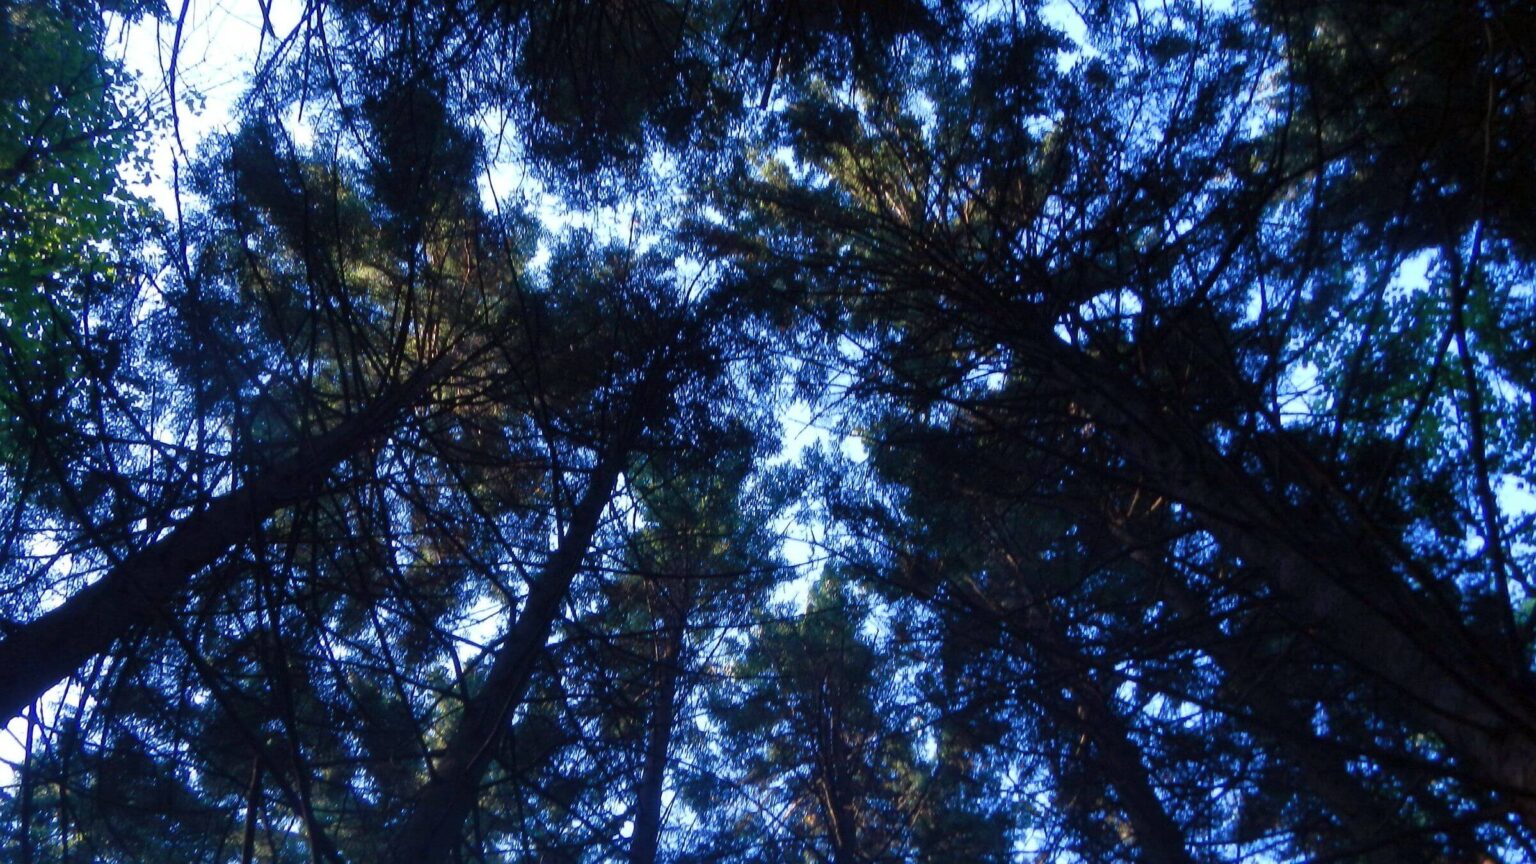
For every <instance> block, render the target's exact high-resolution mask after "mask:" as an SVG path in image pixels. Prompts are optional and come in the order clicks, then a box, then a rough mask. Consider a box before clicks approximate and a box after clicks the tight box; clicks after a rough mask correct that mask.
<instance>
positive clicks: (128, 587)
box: [0, 356, 449, 718]
mask: <svg viewBox="0 0 1536 864" xmlns="http://www.w3.org/2000/svg"><path fill="white" fill-rule="evenodd" d="M448 368H449V358H448V357H447V356H444V357H442V358H440V359H439V360H437V361H436V362H435V363H433V364H432V365H430V366H427V367H424V368H422V369H420V370H418V371H417V372H416V373H415V374H414V375H412V376H411V377H410V378H409V379H407V380H406V381H405V382H404V383H402V384H400V385H399V386H397V387H394V388H392V389H390V390H389V391H387V392H386V393H385V394H384V395H383V396H380V397H379V398H378V399H376V400H374V402H373V404H371V405H369V406H368V407H367V408H366V409H364V410H363V411H361V412H360V413H358V414H356V415H354V416H352V417H349V418H347V419H346V420H344V421H342V422H341V423H340V424H339V425H337V426H336V427H335V428H334V429H332V430H331V431H329V432H326V433H325V434H323V435H320V436H318V437H316V438H313V439H310V440H309V441H307V442H305V443H303V444H302V445H300V447H299V450H298V452H297V453H296V454H295V455H294V456H292V457H291V458H289V459H288V460H287V461H285V462H284V463H282V464H280V465H278V466H276V467H274V468H271V469H269V470H267V471H264V472H262V473H261V474H260V475H259V476H257V477H256V478H255V479H253V480H251V481H250V482H248V483H246V484H245V485H244V486H242V487H240V488H239V489H235V490H232V491H230V492H227V493H225V494H223V495H220V496H218V497H216V498H214V499H213V500H212V501H210V502H209V503H208V504H207V506H205V507H203V508H202V509H200V510H198V511H197V512H196V513H193V514H192V515H190V516H188V517H187V518H185V519H183V520H182V521H180V522H178V523H176V524H175V526H174V527H172V528H171V529H170V530H169V531H168V532H167V533H166V534H165V535H164V536H163V537H161V538H160V539H159V540H156V541H155V542H153V543H151V544H149V545H148V546H146V547H145V548H143V549H140V550H138V551H136V552H133V553H131V554H129V555H128V556H127V557H126V558H124V559H122V561H120V562H119V563H118V564H117V565H116V566H114V567H112V568H110V569H109V570H108V571H107V572H106V573H105V574H103V575H102V577H101V578H100V579H98V580H97V581H95V582H93V583H92V584H90V585H89V586H87V587H85V588H82V589H80V590H79V591H76V592H75V593H74V594H72V595H70V597H69V598H68V599H67V600H65V601H64V602H63V603H62V604H61V605H59V606H58V607H57V608H55V609H52V610H50V611H49V612H46V613H44V614H43V615H41V616H39V617H38V618H36V619H35V620H33V621H29V622H27V623H26V624H22V625H20V626H19V627H16V628H14V629H12V630H11V631H10V632H9V633H7V634H6V636H5V638H4V639H3V640H0V717H4V718H11V717H15V716H17V714H19V713H20V712H21V711H22V709H24V708H25V707H26V706H27V705H28V704H29V703H31V702H32V701H34V700H35V699H37V698H38V697H40V696H41V695H42V694H43V693H44V692H45V691H47V689H48V688H49V687H52V686H53V685H54V684H57V683H58V682H59V681H62V680H63V679H64V678H66V677H68V676H69V675H71V674H73V673H74V672H75V671H76V670H77V669H79V668H80V667H81V666H83V665H85V663H86V662H87V661H89V660H90V659H91V658H92V657H94V656H96V655H97V654H100V653H102V652H104V651H106V650H107V649H108V648H110V647H111V646H112V643H114V642H116V641H117V640H118V639H119V638H121V637H122V636H123V635H124V634H126V633H127V632H128V631H129V630H131V629H134V628H136V627H145V626H149V627H154V626H157V622H160V621H163V620H164V619H166V618H167V617H168V616H169V615H171V614H172V612H173V611H174V605H175V602H176V599H177V597H178V596H180V595H181V593H182V592H183V591H185V590H186V589H187V588H188V586H189V585H190V584H191V583H192V580H193V578H194V577H195V576H196V575H197V574H198V573H199V572H201V571H202V570H203V568H205V567H207V566H208V565H210V564H212V563H213V562H214V561H216V560H218V558H219V556H221V555H223V554H224V553H226V552H227V551H229V550H230V549H231V548H232V547H234V546H235V545H236V544H238V543H240V542H241V541H243V540H245V539H247V538H249V537H250V536H251V535H252V534H253V533H254V532H255V530H256V528H257V526H259V525H260V524H261V522H262V521H263V520H265V519H267V518H268V517H270V516H271V515H272V514H274V513H276V512H277V511H278V510H280V509H281V508H282V507H284V506H286V505H288V504H290V503H292V502H293V501H295V500H297V499H300V498H302V497H304V496H305V495H307V494H311V491H312V490H313V489H314V488H315V487H316V486H318V485H319V484H320V483H322V482H323V481H324V480H325V478H326V476H327V475H329V474H330V473H331V472H332V471H333V470H335V468H336V466H337V465H338V464H340V463H341V462H342V460H344V459H346V458H347V457H348V456H350V455H352V454H353V453H356V452H358V451H359V450H361V449H362V448H363V447H364V446H366V445H367V444H368V442H370V441H372V440H373V439H374V438H376V437H378V436H379V435H381V434H384V433H386V432H388V431H389V430H390V429H391V428H393V426H394V424H395V422H396V421H397V420H398V418H399V417H400V415H401V414H402V413H403V412H404V411H406V410H407V409H409V408H410V407H411V406H413V405H415V404H417V403H418V402H419V401H420V400H421V399H422V398H423V397H424V396H425V395H426V393H427V392H428V391H429V390H430V389H431V387H432V386H433V385H434V384H435V383H436V382H437V381H439V380H441V379H442V377H443V376H444V375H445V374H446V372H447V370H448Z"/></svg>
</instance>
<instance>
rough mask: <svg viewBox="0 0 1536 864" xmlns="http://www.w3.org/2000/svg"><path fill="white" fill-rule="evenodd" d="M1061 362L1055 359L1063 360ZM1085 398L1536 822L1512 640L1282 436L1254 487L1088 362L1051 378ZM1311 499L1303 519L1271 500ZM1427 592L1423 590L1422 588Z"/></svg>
mask: <svg viewBox="0 0 1536 864" xmlns="http://www.w3.org/2000/svg"><path fill="white" fill-rule="evenodd" d="M1052 353H1055V352H1054V351H1052ZM1049 368H1051V370H1052V371H1053V372H1055V373H1057V374H1059V375H1061V376H1063V380H1065V381H1068V382H1074V383H1076V384H1077V385H1079V392H1080V403H1081V404H1082V405H1083V407H1085V408H1087V409H1088V411H1089V413H1090V414H1091V415H1092V416H1093V417H1094V418H1095V420H1096V422H1097V423H1098V424H1099V425H1101V426H1102V427H1103V428H1104V429H1105V430H1106V431H1107V432H1108V434H1110V435H1111V436H1113V438H1114V439H1115V441H1117V442H1118V443H1119V444H1120V445H1121V447H1123V449H1124V451H1125V453H1126V454H1127V455H1128V456H1130V457H1131V459H1132V460H1133V461H1134V463H1135V464H1136V465H1137V467H1138V468H1140V469H1141V470H1142V471H1144V472H1145V481H1146V483H1147V484H1148V485H1149V486H1151V487H1153V488H1155V489H1156V490H1157V491H1158V492H1161V493H1163V494H1165V495H1167V496H1169V497H1170V498H1171V499H1173V500H1175V501H1177V502H1179V503H1180V504H1182V505H1183V506H1184V507H1185V508H1186V509H1187V510H1188V511H1189V512H1190V514H1191V515H1192V516H1193V517H1194V518H1195V519H1196V520H1197V521H1198V522H1199V523H1200V525H1201V526H1202V527H1204V528H1205V529H1206V530H1207V531H1209V532H1210V533H1211V535H1212V536H1214V537H1215V538H1216V539H1217V541H1218V542H1220V543H1221V544H1222V546H1223V547H1224V548H1225V549H1227V550H1228V551H1230V552H1232V553H1233V554H1235V555H1236V556H1237V557H1238V558H1239V559H1241V560H1242V561H1243V562H1244V564H1245V565H1247V566H1249V567H1253V568H1256V569H1258V570H1259V571H1261V572H1262V573H1263V574H1264V576H1265V580H1266V582H1267V583H1268V584H1269V585H1270V586H1272V587H1273V588H1274V589H1275V590H1276V591H1277V592H1278V594H1279V599H1280V601H1281V603H1282V608H1283V610H1284V614H1286V616H1287V617H1289V618H1290V619H1291V621H1292V623H1293V624H1294V625H1295V626H1296V627H1297V629H1298V631H1299V632H1301V633H1304V634H1305V635H1306V636H1307V637H1308V638H1310V639H1313V640H1314V641H1316V642H1317V643H1318V644H1319V645H1322V646H1323V647H1324V648H1326V649H1327V650H1329V651H1331V652H1333V653H1334V654H1335V655H1336V656H1337V657H1339V658H1340V659H1341V660H1342V661H1344V662H1346V663H1348V664H1349V665H1351V666H1353V667H1354V668H1356V669H1358V670H1360V671H1361V672H1363V673H1365V674H1366V675H1367V676H1369V677H1370V678H1373V679H1375V680H1376V681H1377V682H1378V683H1379V684H1381V685H1383V686H1384V687H1385V688H1387V689H1388V690H1393V691H1396V692H1398V693H1400V694H1402V696H1403V697H1404V699H1403V705H1404V708H1405V711H1406V713H1407V715H1408V716H1409V717H1411V718H1412V719H1414V720H1415V721H1416V722H1418V723H1422V724H1423V725H1424V727H1425V728H1427V729H1428V730H1431V731H1433V732H1434V733H1436V734H1437V735H1438V736H1439V737H1440V738H1441V740H1443V741H1444V742H1445V744H1446V746H1447V747H1448V748H1449V750H1450V752H1451V753H1452V754H1453V755H1454V756H1455V757H1456V759H1457V761H1458V762H1459V763H1460V766H1461V767H1462V768H1463V769H1464V771H1465V772H1466V773H1467V774H1470V775H1472V777H1474V778H1475V782H1477V783H1479V784H1480V785H1482V786H1484V787H1485V788H1488V789H1491V790H1497V791H1499V792H1501V793H1503V794H1505V795H1506V796H1508V798H1507V800H1508V801H1509V802H1510V806H1511V810H1513V811H1514V812H1518V813H1520V814H1521V815H1522V816H1523V817H1525V818H1526V819H1532V820H1536V690H1533V688H1532V683H1531V681H1530V676H1529V675H1528V674H1526V673H1525V672H1524V671H1523V669H1522V668H1521V664H1520V663H1519V662H1518V661H1516V660H1514V659H1512V658H1508V657H1502V656H1498V655H1497V654H1495V653H1492V651H1491V648H1502V646H1503V642H1502V641H1500V640H1489V639H1480V638H1477V636H1476V634H1472V633H1470V632H1468V630H1467V628H1466V627H1465V626H1463V625H1462V619H1461V617H1460V611H1459V609H1458V608H1457V605H1456V600H1455V598H1453V597H1442V596H1440V595H1438V594H1437V593H1435V592H1437V591H1444V590H1445V588H1444V586H1440V585H1438V584H1436V583H1435V581H1434V576H1433V574H1428V573H1415V572H1414V571H1413V568H1414V567H1416V566H1417V564H1416V562H1414V561H1413V560H1411V559H1405V557H1404V555H1405V554H1406V553H1402V552H1401V551H1400V550H1397V549H1395V548H1393V547H1392V546H1391V545H1390V544H1391V542H1393V541H1391V539H1390V538H1387V537H1384V536H1382V533H1383V532H1382V531H1381V530H1379V529H1377V528H1376V527H1375V526H1373V525H1371V524H1370V523H1369V521H1368V520H1367V519H1364V518H1363V517H1361V516H1360V515H1359V514H1358V512H1357V511H1358V509H1359V508H1358V507H1357V506H1355V504H1354V502H1352V501H1350V500H1349V499H1348V497H1347V494H1346V493H1344V492H1342V491H1340V490H1339V489H1338V488H1337V486H1336V484H1334V483H1333V482H1332V481H1331V479H1330V478H1328V477H1327V476H1324V475H1323V473H1322V469H1321V468H1320V467H1319V466H1317V465H1315V464H1313V463H1311V462H1310V461H1308V460H1307V458H1306V457H1305V456H1304V454H1302V453H1301V452H1300V451H1299V449H1297V446H1299V445H1291V443H1290V442H1289V441H1288V440H1286V439H1285V437H1284V436H1285V433H1284V431H1283V430H1281V431H1280V432H1276V433H1274V437H1275V440H1274V441H1272V442H1271V446H1270V447H1269V449H1268V450H1267V452H1265V453H1264V454H1262V455H1263V457H1264V458H1265V459H1266V460H1268V461H1269V462H1270V463H1271V466H1272V467H1271V468H1270V469H1269V470H1270V472H1271V474H1272V475H1273V476H1270V477H1266V478H1255V477H1253V476H1250V475H1249V474H1248V473H1246V472H1245V471H1243V470H1241V469H1240V468H1239V467H1238V466H1236V465H1234V464H1233V463H1232V460H1231V459H1230V458H1228V457H1226V456H1224V455H1223V454H1221V453H1218V452H1217V451H1216V450H1215V449H1214V447H1213V445H1211V444H1210V442H1209V441H1208V440H1207V439H1206V436H1205V435H1204V434H1203V433H1202V432H1201V431H1200V429H1199V428H1198V427H1197V426H1196V425H1194V424H1193V423H1192V421H1190V420H1189V419H1188V418H1185V417H1182V416H1180V415H1179V414H1178V413H1177V412H1170V411H1167V410H1159V409H1157V408H1155V407H1154V406H1153V403H1152V402H1151V401H1150V400H1148V399H1146V398H1145V397H1143V396H1142V394H1141V393H1139V392H1138V391H1137V389H1136V388H1135V387H1133V386H1127V385H1125V384H1123V383H1122V382H1121V381H1120V380H1119V377H1118V376H1117V375H1115V374H1114V373H1113V372H1111V371H1109V370H1106V369H1104V368H1102V367H1098V366H1097V364H1093V363H1092V361H1091V360H1089V359H1088V358H1081V357H1077V358H1068V359H1061V358H1057V359H1056V360H1055V362H1053V363H1051V364H1049ZM1277 484H1280V485H1283V484H1292V485H1299V486H1300V487H1301V488H1304V489H1306V490H1307V493H1308V494H1309V495H1310V496H1312V497H1313V499H1314V503H1312V504H1311V505H1310V506H1304V505H1301V504H1297V503H1294V502H1293V501H1291V500H1288V498H1286V497H1282V496H1281V495H1280V494H1278V493H1276V492H1274V491H1272V488H1271V487H1273V486H1275V485H1277ZM1411 578H1412V579H1417V580H1418V581H1419V582H1421V583H1423V584H1421V585H1420V586H1418V587H1413V586H1411V585H1410V584H1409V581H1408V580H1409V579H1411Z"/></svg>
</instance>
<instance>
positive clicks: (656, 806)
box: [629, 610, 683, 864]
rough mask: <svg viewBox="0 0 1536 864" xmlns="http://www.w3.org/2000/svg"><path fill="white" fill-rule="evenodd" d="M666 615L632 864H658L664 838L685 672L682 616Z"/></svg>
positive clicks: (638, 794)
mask: <svg viewBox="0 0 1536 864" xmlns="http://www.w3.org/2000/svg"><path fill="white" fill-rule="evenodd" d="M665 614H666V616H667V618H668V619H669V620H668V621H667V627H666V633H665V634H664V641H663V642H662V643H661V646H660V647H661V650H660V651H658V652H657V656H656V679H657V680H656V698H655V701H654V702H653V704H652V705H651V716H650V721H651V722H650V728H649V729H648V730H647V731H646V742H645V764H644V766H643V768H642V771H641V775H640V788H639V790H638V791H637V792H636V794H635V827H634V833H633V834H632V835H631V837H630V845H629V864H656V849H657V846H658V844H659V841H660V838H661V797H662V792H663V791H664V789H665V787H666V779H667V751H668V750H670V749H671V745H672V725H673V722H674V721H675V719H676V718H675V716H674V715H675V713H676V711H677V679H678V676H679V675H680V674H681V671H682V670H681V669H680V668H679V666H678V663H679V662H680V660H681V658H682V653H683V652H682V648H683V621H682V615H681V614H675V613H673V612H672V611H671V610H668V611H667V612H666V613H665Z"/></svg>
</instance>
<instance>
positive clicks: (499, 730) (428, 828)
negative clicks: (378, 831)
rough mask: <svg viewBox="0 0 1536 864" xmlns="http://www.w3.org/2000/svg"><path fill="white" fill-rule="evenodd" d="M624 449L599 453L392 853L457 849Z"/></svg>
mask: <svg viewBox="0 0 1536 864" xmlns="http://www.w3.org/2000/svg"><path fill="white" fill-rule="evenodd" d="M624 453H625V451H624V450H623V449H618V450H615V451H611V452H608V453H606V454H604V455H603V456H602V457H601V458H600V459H599V460H598V464H597V466H596V467H595V468H594V469H593V471H592V476H591V477H590V479H589V480H588V483H587V490H586V492H585V493H584V494H583V495H582V498H581V501H580V502H579V503H578V504H577V505H576V507H575V509H574V510H573V511H572V513H571V521H570V524H569V525H568V526H567V527H566V530H565V534H564V535H563V536H562V537H561V538H560V544H559V546H558V548H556V550H555V552H554V554H553V555H551V556H550V558H549V561H548V562H547V563H546V564H545V565H544V568H543V569H542V570H541V571H540V572H539V574H538V576H537V577H536V578H535V579H534V580H533V582H532V584H530V585H529V586H528V598H527V600H526V601H525V602H524V603H523V608H522V611H521V612H520V613H519V614H518V616H517V621H516V623H514V624H513V625H512V629H511V631H510V632H509V633H508V634H507V637H506V639H505V640H504V641H503V642H502V644H501V646H500V647H499V648H497V649H496V656H495V659H494V660H493V661H492V663H491V669H490V672H489V674H487V675H486V679H485V684H484V685H483V686H482V688H481V689H480V692H478V693H476V694H475V695H473V696H472V697H470V699H469V701H468V702H467V703H466V704H465V706H464V715H463V718H462V720H461V721H460V723H459V726H458V728H457V729H456V730H454V732H453V735H452V737H451V738H450V739H449V741H448V746H447V752H446V753H445V754H444V756H443V757H442V758H441V759H440V760H439V761H438V762H437V763H436V765H435V766H434V770H433V772H432V779H430V780H428V781H427V783H426V784H425V785H424V786H423V787H422V789H421V791H420V792H419V793H418V794H417V796H416V801H415V803H414V805H413V806H412V807H411V811H410V814H409V815H408V816H407V817H406V820H405V822H404V824H403V825H402V826H401V827H400V829H399V831H398V832H397V833H396V835H395V838H394V841H393V842H392V843H391V844H390V859H389V860H391V861H395V862H399V864H423V862H434V861H446V860H448V859H449V857H450V856H451V855H452V854H453V853H454V851H455V850H457V849H458V847H459V843H460V840H461V835H462V834H463V830H464V821H465V819H466V818H468V816H469V812H470V810H471V809H472V808H473V807H474V804H475V796H476V794H477V793H478V792H479V790H480V781H481V778H482V777H483V776H484V774H485V770H486V768H487V767H488V766H489V765H490V762H491V756H492V754H493V753H494V752H495V750H496V747H497V745H498V744H499V743H500V741H501V737H502V736H503V735H504V734H505V733H506V730H507V727H508V724H509V723H510V722H511V716H512V712H513V711H514V710H515V709H516V708H517V706H518V705H519V704H520V703H521V702H522V700H523V697H524V695H525V694H526V693H527V690H528V684H529V681H530V680H531V679H532V678H533V669H534V666H535V665H536V664H537V663H538V660H539V658H540V656H541V655H542V654H543V652H544V648H545V645H546V643H548V641H549V634H550V630H551V629H552V628H553V626H554V621H555V617H556V615H557V614H558V613H559V611H560V604H561V603H562V602H564V600H565V596H566V593H567V592H568V591H569V589H570V586H571V582H572V580H574V579H575V578H576V574H577V573H578V572H579V571H580V570H581V563H582V560H583V559H584V558H585V557H586V554H587V550H588V548H589V547H590V546H591V544H592V538H593V536H594V535H595V534H596V533H597V528H598V525H599V524H600V523H601V520H602V515H603V510H604V509H605V508H606V507H607V506H608V502H609V500H610V499H611V498H612V496H613V493H614V490H615V489H616V487H617V485H618V479H619V474H620V469H621V466H622V464H623V456H624Z"/></svg>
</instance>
